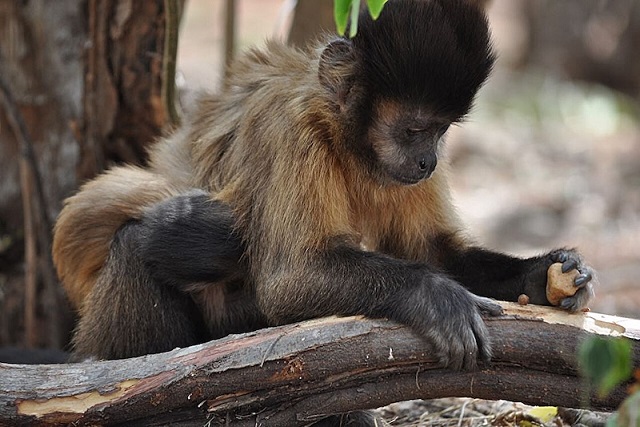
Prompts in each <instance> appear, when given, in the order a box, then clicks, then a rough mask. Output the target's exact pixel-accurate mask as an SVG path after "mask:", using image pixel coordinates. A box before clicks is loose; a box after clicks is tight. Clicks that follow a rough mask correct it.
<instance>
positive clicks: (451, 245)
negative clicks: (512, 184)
mask: <svg viewBox="0 0 640 427" xmlns="http://www.w3.org/2000/svg"><path fill="white" fill-rule="evenodd" d="M437 250H438V252H439V254H438V257H439V259H440V262H441V264H442V265H443V266H444V269H445V270H446V271H447V273H449V275H451V277H453V278H455V279H456V280H458V281H459V282H460V283H462V284H463V285H464V286H465V287H466V288H467V289H469V290H470V291H471V292H473V293H475V294H477V295H482V296H485V297H491V298H497V299H501V300H506V301H517V300H518V296H519V295H521V294H526V295H528V296H529V300H530V301H531V303H533V304H541V305H550V303H549V301H548V300H547V297H546V284H547V270H548V269H549V267H550V266H551V264H553V263H557V262H560V263H562V270H563V272H567V271H570V270H574V269H575V270H577V271H578V273H579V274H578V275H577V276H576V278H575V286H576V288H578V290H577V292H576V294H575V295H574V296H572V297H567V298H565V299H564V300H562V301H561V304H560V306H561V307H563V308H565V309H567V310H570V311H578V310H580V309H582V308H585V307H586V305H587V304H588V302H589V300H590V299H591V297H592V296H593V285H592V283H591V281H592V279H593V270H592V269H591V267H589V266H588V265H587V264H585V263H584V262H583V260H582V257H581V256H580V254H578V253H577V252H576V251H575V250H571V249H556V250H553V251H551V252H549V253H547V254H544V255H541V256H536V257H531V258H526V259H522V258H516V257H512V256H509V255H506V254H502V253H499V252H492V251H489V250H486V249H483V248H480V247H473V246H472V247H465V246H463V245H460V244H459V243H456V242H455V241H454V239H452V238H449V237H446V236H445V237H441V238H440V239H438V240H437Z"/></svg>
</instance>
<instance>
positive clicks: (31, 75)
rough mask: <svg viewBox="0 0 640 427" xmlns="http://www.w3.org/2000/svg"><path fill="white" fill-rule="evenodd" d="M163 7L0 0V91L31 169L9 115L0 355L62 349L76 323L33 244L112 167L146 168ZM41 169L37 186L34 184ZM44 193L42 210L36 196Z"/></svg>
mask: <svg viewBox="0 0 640 427" xmlns="http://www.w3.org/2000/svg"><path fill="white" fill-rule="evenodd" d="M164 4H165V3H164V1H163V0H155V1H144V2H137V1H133V0H86V1H78V0H56V1H54V2H52V1H47V0H34V1H29V2H16V1H13V0H0V80H1V83H3V86H4V87H6V88H7V90H8V93H9V96H10V98H11V102H12V104H14V105H12V106H11V107H12V108H11V110H14V111H16V112H17V114H18V115H19V116H20V117H21V119H22V120H23V121H24V123H25V128H26V129H27V130H28V133H29V140H30V144H29V145H31V146H32V148H33V152H34V155H33V158H34V159H35V161H34V162H33V165H31V164H30V163H26V162H25V160H24V159H25V155H24V148H23V145H24V144H22V142H21V141H20V136H19V135H16V131H15V126H11V122H12V118H11V117H9V116H10V115H11V112H10V111H9V110H10V108H7V106H6V105H1V106H0V141H2V143H0V200H2V203H1V204H0V346H6V345H26V346H29V347H39V346H46V347H52V348H56V347H57V348H60V347H62V346H63V345H64V344H65V342H66V341H67V340H68V333H69V331H70V329H71V322H70V321H69V319H70V312H69V310H68V308H66V307H65V306H64V303H65V300H64V297H63V296H62V295H61V292H62V290H61V289H62V288H61V287H60V286H58V285H57V283H55V282H56V279H55V275H54V274H53V273H52V271H51V268H50V267H51V261H50V248H49V247H48V246H49V244H47V243H46V242H47V239H44V240H42V239H38V242H37V248H34V236H36V235H37V236H38V237H42V236H44V235H48V234H49V233H50V232H51V230H50V224H51V223H53V220H54V218H55V217H56V215H57V213H58V211H59V210H60V207H61V204H62V200H63V199H64V198H65V197H66V196H68V195H70V194H71V193H72V192H73V191H74V190H75V189H76V188H77V187H78V185H80V184H81V183H82V182H83V181H85V180H86V179H88V178H91V177H93V176H95V175H96V174H97V173H99V172H100V171H102V169H104V167H106V166H108V165H109V164H112V163H114V162H122V161H126V162H129V163H141V162H144V158H145V154H144V150H145V147H146V145H147V144H149V143H150V142H152V141H153V140H154V138H156V137H157V136H159V135H160V133H161V131H162V129H163V127H164V126H165V124H166V120H167V117H166V114H165V106H164V104H163V102H162V96H161V94H162V79H163V69H162V68H163V67H162V64H163V58H162V56H163V49H164V35H165V9H164ZM33 166H35V168H36V169H37V171H39V172H40V174H41V176H42V179H41V180H34V179H33V177H32V175H34V170H33V169H34V168H33ZM20 167H22V169H23V171H21V172H22V175H21V174H20V171H19V168H20ZM21 176H22V178H23V179H22V184H21V179H20V177H21ZM40 182H41V184H42V194H43V195H44V202H41V201H39V200H36V198H35V197H34V196H35V195H36V194H38V193H39V192H38V191H35V190H34V189H37V186H38V184H39V183H40ZM21 197H22V198H23V199H24V200H25V201H28V202H30V203H21V201H20V198H21ZM26 199H29V200H26ZM31 199H33V200H31ZM21 206H22V207H23V209H21V208H20V207H21ZM24 209H29V210H30V211H29V212H24ZM25 218H28V219H30V221H29V224H26V225H27V226H28V227H25V224H24V219H25ZM23 230H25V232H23ZM23 239H24V240H26V242H27V249H28V253H29V254H30V258H29V260H28V262H27V265H26V266H25V269H24V270H25V271H26V272H27V275H28V277H29V280H25V277H24V276H23V275H24V272H23V271H22V261H23V259H22V256H23V251H24V249H23ZM34 250H35V258H34ZM36 270H37V271H36ZM25 282H28V283H29V285H28V286H25ZM25 288H26V289H27V290H28V292H27V293H26V295H25ZM25 337H26V338H25Z"/></svg>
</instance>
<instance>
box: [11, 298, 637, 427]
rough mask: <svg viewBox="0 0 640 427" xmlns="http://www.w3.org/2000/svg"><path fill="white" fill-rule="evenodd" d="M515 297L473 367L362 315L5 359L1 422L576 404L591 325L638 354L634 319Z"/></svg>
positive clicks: (237, 419) (275, 418) (601, 405)
mask: <svg viewBox="0 0 640 427" xmlns="http://www.w3.org/2000/svg"><path fill="white" fill-rule="evenodd" d="M508 307H510V310H511V311H510V313H511V315H510V316H505V317H503V318H499V319H495V320H490V321H488V322H487V323H488V326H489V328H490V330H491V334H492V337H493V347H494V359H493V361H492V363H491V365H486V366H483V367H481V369H479V370H478V371H476V372H454V371H449V370H446V369H442V368H440V367H439V366H438V364H437V363H436V362H435V361H434V359H433V356H432V354H431V353H430V348H429V345H428V344H427V343H425V342H424V341H423V340H421V339H420V338H419V337H417V336H416V335H414V334H413V333H412V332H411V331H410V330H409V329H408V328H406V327H403V326H399V325H397V324H395V323H392V322H388V321H384V320H367V319H362V318H358V317H350V318H326V319H320V320H316V321H309V322H303V323H299V324H293V325H285V326H282V327H277V328H270V329H265V330H261V331H257V332H253V333H249V334H243V335H238V336H230V337H227V338H224V339H222V340H218V341H213V342H210V343H207V344H204V345H199V346H194V347H190V348H186V349H177V350H174V351H171V352H168V353H162V354H156V355H150V356H144V357H140V358H134V359H128V360H120V361H104V362H93V363H81V364H75V365H58V366H56V365H40V366H37V365H36V366H26V365H6V364H0V424H2V423H5V424H11V425H24V424H28V423H33V422H37V423H40V424H42V425H45V424H61V423H70V422H73V423H74V425H91V424H116V423H124V424H125V425H127V424H131V425H140V424H141V423H144V424H145V425H157V424H163V423H172V425H203V424H205V423H207V422H209V421H211V423H212V424H211V425H218V424H224V423H226V422H229V423H233V425H239V426H242V425H251V426H253V425H265V426H267V425H272V426H283V425H287V426H297V425H304V424H306V423H308V422H309V421H311V420H314V419H316V418H318V417H320V416H322V415H323V414H328V413H334V412H345V411H350V410H354V409H364V408H373V407H377V406H382V405H385V404H388V403H391V402H394V401H400V400H407V399H416V398H433V397H444V396H469V397H479V398H486V399H509V400H516V401H522V402H525V403H529V404H537V405H558V406H567V407H577V406H580V405H581V402H580V398H581V396H582V395H583V389H582V387H583V385H582V382H581V380H580V379H579V378H578V377H577V373H576V360H575V354H576V347H577V346H578V344H579V342H580V341H581V340H582V339H584V338H585V337H586V336H587V335H588V334H590V333H594V332H593V331H597V333H600V334H609V335H622V336H626V337H628V338H630V339H632V340H633V345H634V347H633V351H634V357H635V366H638V364H640V323H639V322H638V321H636V320H631V319H622V318H613V317H611V316H603V315H597V314H586V315H568V314H565V313H560V312H559V310H557V309H552V308H531V306H528V307H525V308H522V307H518V306H515V305H508ZM561 322H563V323H561ZM624 395H625V391H624V389H623V388H622V387H620V388H618V389H616V390H615V392H614V393H612V394H611V395H610V396H609V397H607V398H606V399H604V400H602V399H598V398H596V397H593V396H592V397H591V401H590V405H591V406H592V407H593V408H595V409H612V408H615V407H617V405H619V403H620V402H621V401H622V399H623V398H624ZM256 423H257V424H256Z"/></svg>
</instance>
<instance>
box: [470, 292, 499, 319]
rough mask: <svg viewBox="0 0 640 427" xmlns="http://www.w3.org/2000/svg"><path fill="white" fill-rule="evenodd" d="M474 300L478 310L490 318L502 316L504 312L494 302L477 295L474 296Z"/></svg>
mask: <svg viewBox="0 0 640 427" xmlns="http://www.w3.org/2000/svg"><path fill="white" fill-rule="evenodd" d="M474 299H475V303H476V306H477V307H478V310H480V311H481V312H482V313H486V314H488V315H490V316H502V313H503V312H504V310H503V309H502V306H501V305H500V304H498V303H497V302H495V300H493V299H491V298H487V297H480V296H477V295H474Z"/></svg>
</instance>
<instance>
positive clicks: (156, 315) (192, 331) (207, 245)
mask: <svg viewBox="0 0 640 427" xmlns="http://www.w3.org/2000/svg"><path fill="white" fill-rule="evenodd" d="M232 218H233V217H232V215H231V211H230V209H229V208H228V207H226V206H222V205H221V204H220V203H218V202H214V201H211V200H209V197H208V195H207V194H206V193H204V192H203V191H197V190H196V191H192V192H190V193H188V194H185V195H181V196H176V197H172V198H169V199H167V200H165V201H162V202H160V203H158V204H156V205H154V206H152V207H150V208H148V209H147V210H146V211H145V212H144V215H143V216H142V218H141V219H140V220H134V221H129V222H128V223H126V224H125V225H124V226H123V227H121V228H120V229H119V230H118V232H117V233H116V235H115V237H114V239H113V242H112V244H111V247H110V251H109V256H108V258H107V260H106V262H105V265H104V267H103V268H102V271H101V273H100V275H99V277H98V279H97V281H96V284H95V286H94V288H93V289H92V291H91V293H90V295H89V297H88V298H87V300H86V302H85V304H84V305H83V308H82V312H81V320H80V322H79V324H78V328H77V332H76V334H75V337H74V346H75V352H76V354H77V355H79V356H95V357H98V358H105V359H114V358H125V357H133V356H138V355H142V354H148V353H157V352H161V351H167V350H171V349H173V348H175V347H184V346H188V345H192V344H196V343H199V342H203V341H204V340H205V339H206V338H207V337H208V336H209V334H208V333H207V331H206V329H205V327H204V323H203V319H202V316H201V314H202V311H201V310H200V309H199V307H197V306H196V303H195V302H194V298H193V295H192V294H191V289H190V287H191V286H194V284H196V283H212V282H215V281H224V280H228V279H229V278H230V277H237V276H238V275H239V268H238V260H239V258H240V251H241V245H240V241H239V239H237V237H235V234H234V233H233V232H232V229H231V221H232ZM200 286H202V287H205V285H204V284H202V285H200ZM210 302H211V304H212V305H214V304H215V303H216V302H215V301H210ZM223 302H224V301H223ZM221 311H222V315H220V316H219V317H220V318H219V322H222V323H224V322H227V319H226V318H225V316H224V314H225V313H226V312H225V310H224V306H223V307H221Z"/></svg>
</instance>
